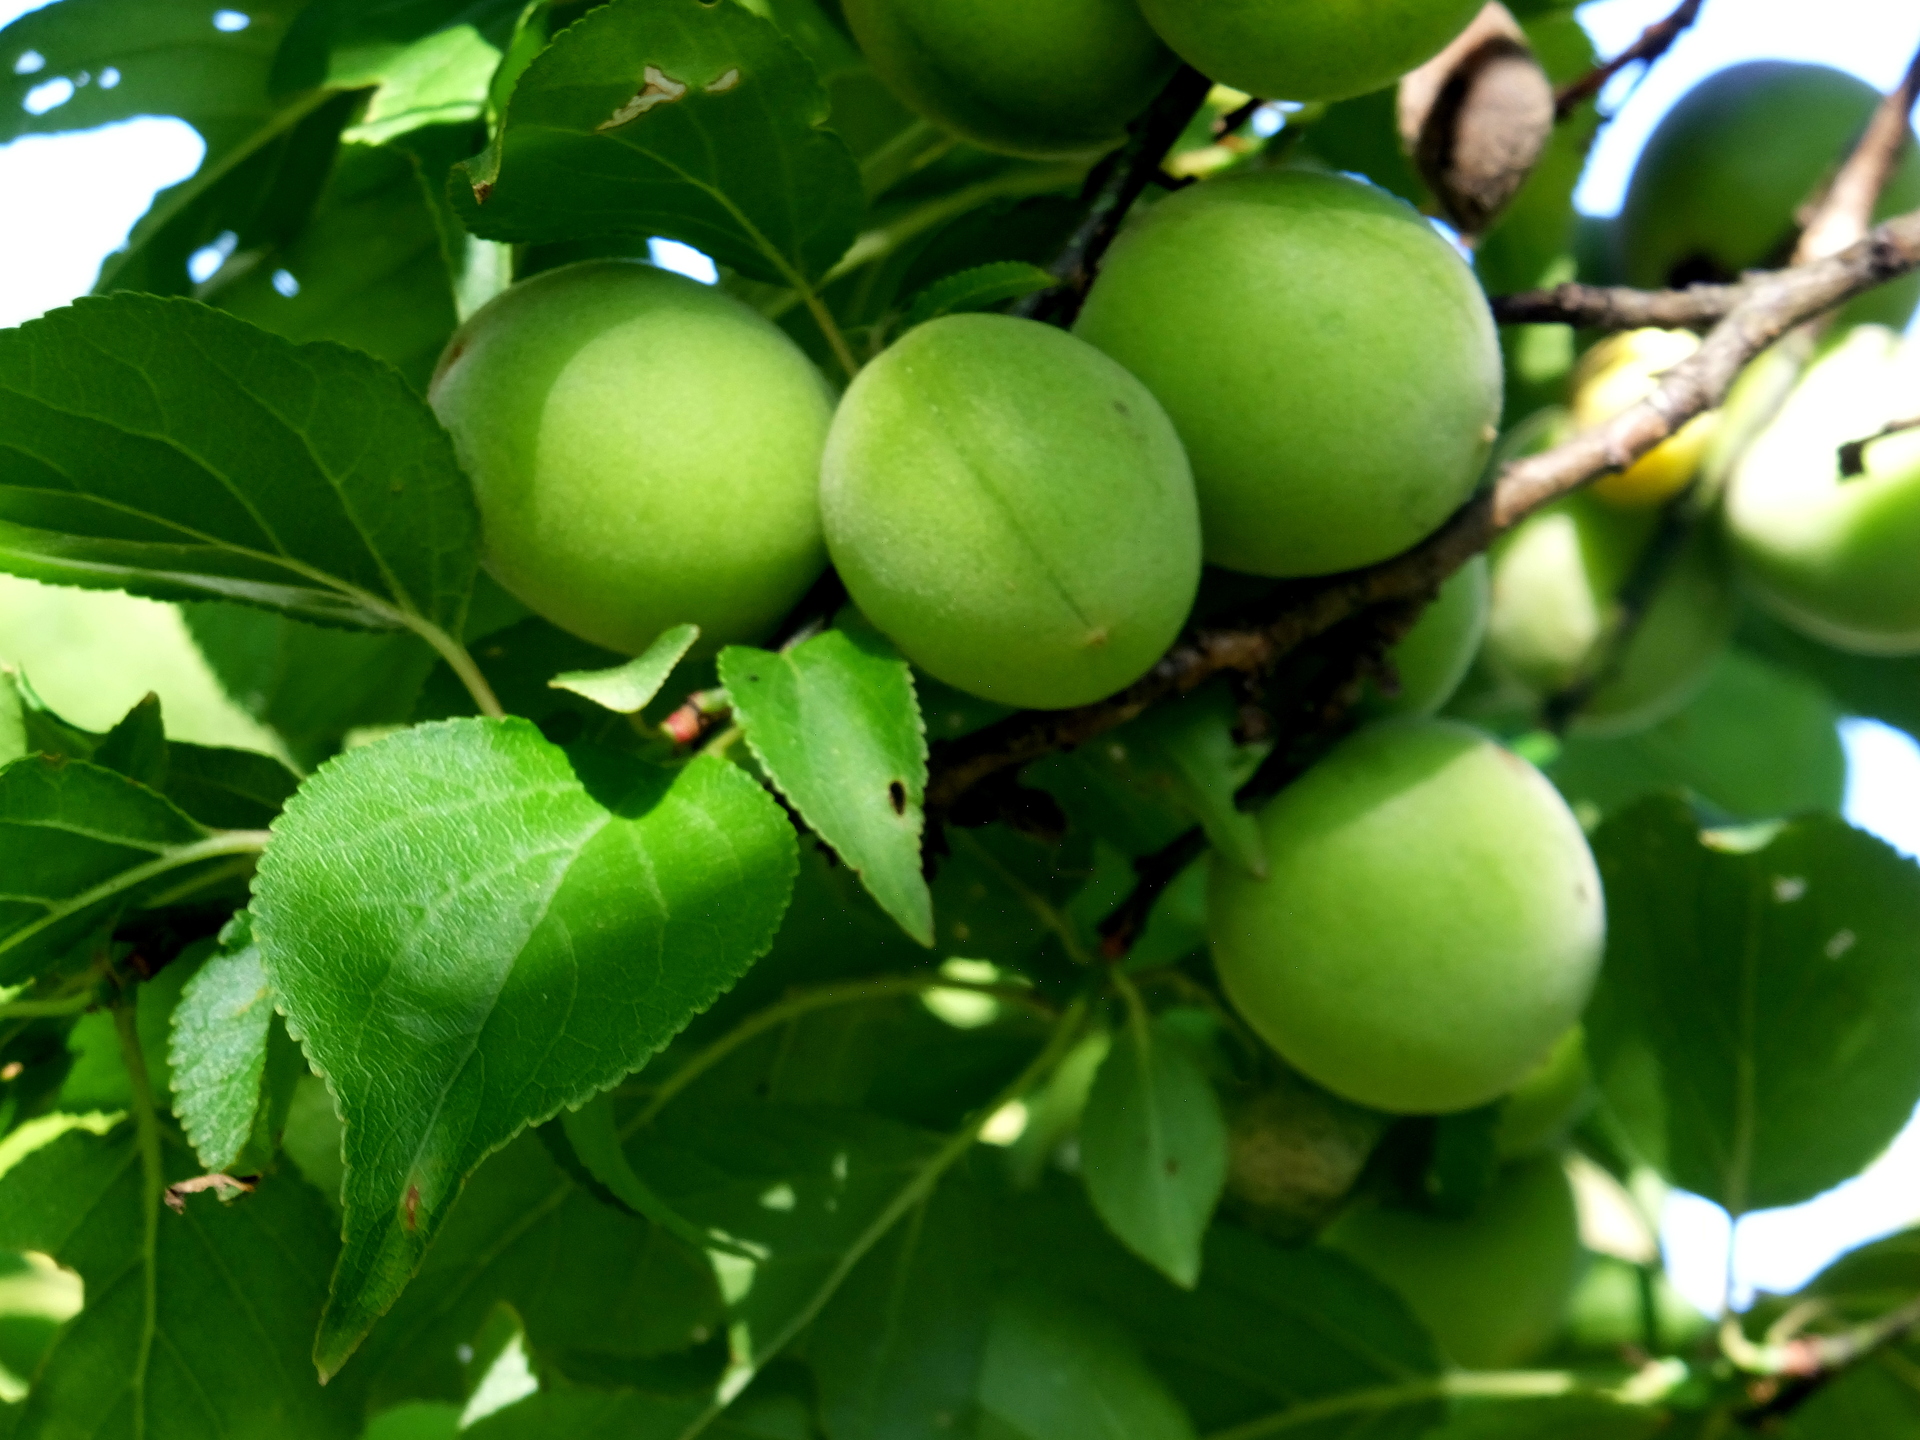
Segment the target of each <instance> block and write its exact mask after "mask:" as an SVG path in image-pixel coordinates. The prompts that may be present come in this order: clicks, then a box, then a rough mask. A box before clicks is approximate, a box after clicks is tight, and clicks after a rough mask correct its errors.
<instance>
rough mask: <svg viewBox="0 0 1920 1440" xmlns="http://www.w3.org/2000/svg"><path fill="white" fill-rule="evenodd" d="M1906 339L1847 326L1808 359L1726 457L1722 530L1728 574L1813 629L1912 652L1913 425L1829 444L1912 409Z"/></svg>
mask: <svg viewBox="0 0 1920 1440" xmlns="http://www.w3.org/2000/svg"><path fill="white" fill-rule="evenodd" d="M1917 401H1920V349H1916V348H1915V347H1914V346H1911V345H1902V344H1901V342H1900V339H1899V337H1898V336H1896V335H1895V334H1893V332H1891V331H1889V330H1883V329H1881V328H1880V327H1879V326H1861V327H1860V328H1858V329H1856V330H1854V331H1853V332H1852V333H1851V334H1849V335H1848V336H1847V338H1846V340H1845V342H1844V343H1843V344H1842V345H1841V346H1840V347H1839V348H1838V349H1836V350H1834V351H1833V352H1832V353H1831V354H1829V355H1827V356H1826V357H1824V358H1823V359H1821V360H1820V361H1819V362H1818V363H1816V364H1815V365H1814V366H1813V368H1812V369H1810V370H1809V371H1808V372H1807V374H1806V376H1805V378H1804V379H1802V380H1801V382H1800V384H1799V386H1798V387H1797V388H1796V389H1795V390H1794V392H1793V394H1792V395H1791V396H1790V397H1788V399H1787V403H1786V404H1785V405H1784V406H1783V407H1782V408H1781V411H1780V413H1779V415H1778V416H1776V417H1775V419H1774V421H1773V423H1772V424H1771V425H1769V426H1768V427H1767V429H1766V430H1765V431H1763V432H1762V433H1761V435H1760V436H1759V438H1758V439H1757V440H1755V441H1754V443H1753V445H1752V447H1751V448H1750V449H1749V450H1748V451H1747V453H1746V456H1745V458H1743V459H1742V460H1741V462H1740V465H1739V467H1738V469H1736V470H1735V472H1734V476H1733V481H1732V484H1731V485H1730V486H1729V487H1728V490H1727V504H1726V520H1727V531H1728V534H1729V535H1730V536H1731V537H1732V541H1733V547H1734V554H1735V558H1736V561H1737V563H1738V565H1739V568H1740V575H1741V578H1742V579H1743V580H1744V581H1745V582H1746V583H1747V586H1748V588H1749V589H1750V590H1752V591H1753V593H1754V594H1755V595H1757V596H1758V597H1759V598H1760V599H1761V600H1762V601H1763V602H1764V603H1765V604H1766V606H1767V607H1768V608H1769V609H1770V610H1773V611H1774V612H1776V613H1777V614H1778V615H1779V616H1780V617H1781V618H1782V619H1784V620H1786V621H1787V622H1788V623H1789V624H1792V625H1793V626H1795V627H1796V628H1798V629H1800V630H1803V631H1805V632H1806V633H1807V634H1809V635H1811V636H1813V637H1814V638H1815V639H1818V640H1824V641H1825V642H1826V643H1827V644H1829V645H1835V646H1838V647H1839V648H1841V649H1843V650H1853V651H1857V652H1859V653H1861V654H1866V655H1913V654H1920V430H1905V431H1901V432H1899V433H1897V434H1893V435H1888V436H1886V437H1885V438H1884V439H1879V440H1875V441H1874V442H1873V443H1872V444H1870V445H1866V446H1864V447H1862V449H1861V452H1860V461H1861V464H1862V465H1863V467H1864V473H1862V474H1860V475H1855V476H1843V475H1842V474H1841V465H1840V447H1841V446H1842V445H1845V444H1847V443H1848V442H1850V441H1854V440H1863V439H1866V438H1867V437H1868V436H1872V435H1877V434H1879V432H1880V430H1881V429H1882V428H1883V427H1884V426H1886V425H1889V424H1892V423H1895V422H1898V421H1903V420H1909V419H1911V418H1912V417H1913V412H1914V411H1915V410H1916V409H1920V403H1916V402H1917Z"/></svg>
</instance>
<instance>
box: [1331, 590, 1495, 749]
mask: <svg viewBox="0 0 1920 1440" xmlns="http://www.w3.org/2000/svg"><path fill="white" fill-rule="evenodd" d="M1490 605H1491V591H1490V582H1489V581H1488V578H1487V560H1486V557H1485V556H1484V555H1476V556H1474V557H1473V559H1471V560H1469V561H1468V562H1467V563H1466V564H1465V565H1464V566H1462V567H1461V568H1460V569H1459V570H1458V571H1456V572H1455V573H1454V575H1453V576H1452V578H1450V579H1449V580H1448V581H1447V583H1446V584H1444V585H1442V586H1441V587H1440V593H1439V594H1438V595H1437V596H1435V597H1434V601H1433V603H1432V604H1431V605H1429V606H1427V608H1426V609H1425V610H1423V611H1421V613H1420V618H1419V619H1418V620H1416V621H1415V622H1414V626H1413V629H1411V630H1409V631H1408V632H1407V634H1406V637H1405V638H1404V639H1402V640H1401V642H1400V643H1399V644H1398V645H1396V646H1394V647H1393V649H1392V650H1391V651H1389V652H1388V655H1387V660H1388V662H1389V663H1390V664H1391V665H1392V666H1393V672H1394V675H1395V676H1396V677H1397V678H1398V679H1399V682H1400V689H1399V693H1398V694H1395V695H1387V694H1384V693H1383V692H1382V691H1381V690H1380V688H1379V687H1378V686H1377V685H1374V684H1372V683H1369V684H1368V685H1367V690H1366V694H1365V695H1364V696H1362V697H1361V701H1360V712H1361V713H1362V714H1363V715H1366V716H1368V717H1379V718H1384V717H1386V716H1391V715H1431V714H1433V713H1434V712H1435V711H1437V710H1438V709H1439V708H1440V707H1441V706H1442V705H1445V704H1446V703H1447V701H1449V700H1450V699H1452V698H1453V692H1454V691H1456V690H1458V689H1459V688H1460V682H1461V681H1462V680H1464V679H1466V677H1467V671H1468V670H1469V669H1471V668H1472V666H1473V657H1474V656H1475V655H1477V654H1479V653H1480V642H1481V640H1482V639H1483V638H1484V637H1485V636H1486V633H1487V612H1488V609H1489V608H1490Z"/></svg>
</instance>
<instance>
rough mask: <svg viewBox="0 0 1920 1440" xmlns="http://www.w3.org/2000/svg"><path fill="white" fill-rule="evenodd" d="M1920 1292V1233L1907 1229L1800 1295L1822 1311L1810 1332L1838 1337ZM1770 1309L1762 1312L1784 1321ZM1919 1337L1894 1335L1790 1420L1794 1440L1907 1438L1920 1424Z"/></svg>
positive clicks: (1848, 1258)
mask: <svg viewBox="0 0 1920 1440" xmlns="http://www.w3.org/2000/svg"><path fill="white" fill-rule="evenodd" d="M1916 1292H1920V1231H1915V1230H1903V1231H1901V1232H1900V1233H1898V1234H1896V1235H1890V1236H1888V1237H1887V1238H1886V1239H1884V1240H1877V1241H1875V1242H1874V1243H1872V1244H1871V1245H1863V1246H1861V1247H1860V1248H1859V1249H1858V1250H1855V1251H1853V1252H1852V1253H1850V1254H1847V1255H1843V1256H1841V1257H1840V1258H1839V1259H1838V1260H1836V1261H1834V1262H1833V1264H1831V1265H1829V1266H1828V1267H1827V1268H1826V1269H1825V1270H1823V1271H1821V1272H1820V1274H1819V1275H1818V1276H1816V1277H1815V1278H1814V1280H1813V1282H1812V1283H1811V1284H1810V1285H1808V1286H1807V1287H1806V1289H1805V1290H1803V1291H1801V1293H1800V1294H1799V1295H1797V1296H1794V1297H1792V1298H1793V1300H1794V1301H1795V1302H1799V1301H1806V1302H1809V1303H1810V1304H1812V1305H1815V1306H1817V1307H1818V1311H1817V1313H1816V1314H1815V1315H1814V1316H1812V1317H1811V1320H1810V1323H1809V1325H1808V1329H1809V1330H1810V1331H1812V1332H1813V1333H1816V1334H1820V1333H1825V1334H1832V1333H1836V1332H1841V1331H1845V1330H1847V1329H1848V1328H1850V1327H1852V1326H1855V1325H1864V1324H1870V1323H1872V1322H1874V1321H1876V1320H1879V1319H1881V1318H1882V1317H1883V1316H1886V1315H1889V1314H1891V1313H1893V1312H1894V1311H1896V1310H1899V1309H1900V1308H1901V1307H1902V1306H1904V1305H1907V1304H1909V1303H1911V1302H1912V1300H1913V1297H1914V1295H1915V1293H1916ZM1785 1303H1786V1302H1784V1301H1782V1302H1781V1303H1780V1304H1779V1305H1777V1306H1773V1305H1770V1306H1767V1307H1765V1309H1764V1310H1763V1314H1764V1315H1765V1316H1766V1317H1767V1318H1777V1316H1775V1315H1774V1313H1773V1312H1774V1311H1777V1310H1783V1309H1784V1308H1785ZM1916 1362H1920V1337H1916V1336H1915V1335H1914V1334H1913V1332H1912V1331H1911V1330H1909V1331H1907V1332H1906V1333H1904V1334H1901V1335H1899V1336H1896V1337H1894V1338H1893V1340H1892V1342H1891V1343H1890V1344H1887V1345H1885V1346H1882V1347H1880V1348H1878V1349H1876V1350H1875V1351H1873V1352H1872V1353H1871V1354H1869V1355H1867V1356H1866V1357H1864V1358H1863V1359H1861V1360H1859V1361H1857V1362H1856V1363H1854V1364H1852V1365H1849V1366H1847V1367H1845V1368H1844V1369H1842V1370H1841V1371H1840V1372H1839V1373H1838V1374H1837V1375H1835V1376H1834V1377H1833V1378H1832V1379H1830V1380H1829V1381H1828V1382H1827V1383H1826V1384H1824V1385H1822V1386H1820V1387H1819V1388H1818V1389H1816V1390H1815V1391H1814V1393H1813V1395H1812V1397H1811V1398H1810V1399H1808V1400H1807V1402H1806V1403H1805V1404H1804V1405H1802V1406H1801V1407H1800V1408H1799V1409H1797V1410H1795V1411H1794V1412H1793V1413H1792V1414H1791V1415H1790V1416H1789V1417H1788V1419H1787V1422H1786V1425H1785V1426H1784V1427H1783V1429H1782V1431H1781V1433H1782V1434H1783V1435H1785V1436H1786V1437H1788V1440H1851V1437H1854V1436H1860V1435H1875V1436H1878V1435H1906V1434H1910V1433H1913V1432H1914V1430H1915V1429H1916V1427H1920V1391H1916V1390H1915V1388H1914V1386H1913V1383H1912V1376H1913V1366H1914V1365H1915V1363H1916Z"/></svg>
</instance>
